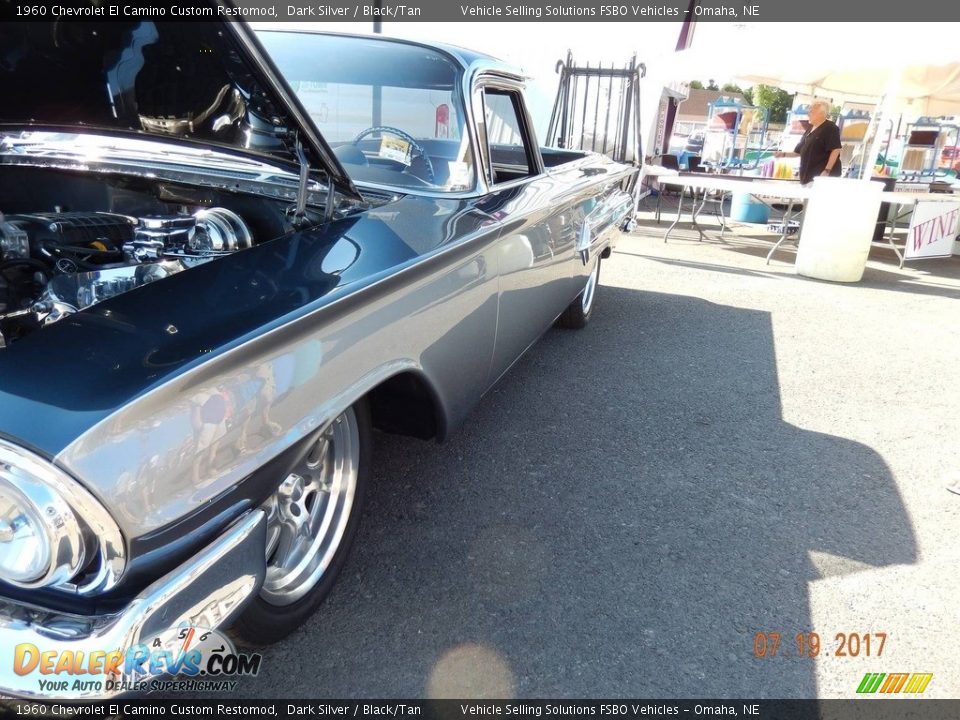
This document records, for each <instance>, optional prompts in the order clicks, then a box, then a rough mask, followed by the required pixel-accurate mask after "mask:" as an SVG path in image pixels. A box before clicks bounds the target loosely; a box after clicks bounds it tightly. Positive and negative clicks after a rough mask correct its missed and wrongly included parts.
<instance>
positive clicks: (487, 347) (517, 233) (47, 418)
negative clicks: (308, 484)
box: [0, 54, 634, 568]
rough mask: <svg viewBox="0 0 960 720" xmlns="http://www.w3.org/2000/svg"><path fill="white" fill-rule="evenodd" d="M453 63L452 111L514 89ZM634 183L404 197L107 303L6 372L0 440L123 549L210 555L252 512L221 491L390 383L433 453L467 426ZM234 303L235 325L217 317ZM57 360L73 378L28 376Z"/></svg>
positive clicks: (576, 164) (612, 175)
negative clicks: (426, 396)
mask: <svg viewBox="0 0 960 720" xmlns="http://www.w3.org/2000/svg"><path fill="white" fill-rule="evenodd" d="M452 56H453V57H455V58H457V60H458V62H460V63H461V66H462V69H463V82H464V86H465V92H464V96H465V97H468V98H473V97H474V89H475V88H476V87H477V86H479V85H481V84H483V83H485V82H496V83H500V84H504V83H505V84H508V85H510V86H512V87H516V88H521V87H522V83H521V76H520V75H519V73H517V72H516V71H514V70H511V69H509V68H507V67H506V66H504V65H503V64H502V63H499V62H496V61H493V60H490V59H484V58H482V57H480V56H476V55H473V54H460V55H457V54H453V55H452ZM467 115H468V122H467V127H468V130H469V132H470V133H472V134H473V138H472V139H473V146H474V148H475V149H477V148H479V147H480V142H481V140H480V138H479V137H478V136H477V132H478V128H477V123H476V117H478V114H477V112H476V108H473V107H471V103H468V106H467ZM479 117H482V114H481V115H479ZM481 127H482V125H481ZM475 152H477V154H478V157H477V162H478V163H479V162H481V158H480V156H479V150H475ZM538 164H539V158H538ZM633 172H634V170H633V169H632V168H628V167H624V166H621V165H618V164H616V163H613V162H612V161H610V160H609V159H607V158H605V157H603V156H599V155H587V156H586V157H584V158H582V159H578V160H573V161H571V162H568V163H566V164H563V165H559V166H557V167H555V168H548V169H546V170H543V171H542V172H541V173H540V174H539V175H537V176H535V177H531V178H527V179H524V180H520V181H516V182H512V183H508V184H505V185H499V186H496V187H490V184H489V181H488V180H487V179H485V178H484V177H483V173H478V174H477V175H478V180H477V187H476V189H475V190H473V191H471V192H465V193H456V194H441V193H428V192H424V193H419V194H407V195H405V196H400V197H398V198H396V199H395V200H393V201H392V202H387V203H385V204H382V205H380V206H378V207H375V208H373V209H369V210H367V211H365V212H363V213H361V214H359V215H356V216H354V217H352V218H349V219H347V220H341V221H338V222H335V223H331V224H327V225H325V226H321V227H319V228H316V229H314V230H303V231H299V232H297V233H293V234H291V235H288V236H285V237H282V238H277V239H276V240H273V241H271V242H267V243H263V244H261V245H258V246H257V247H254V248H251V249H250V250H246V251H243V252H240V253H236V254H234V255H232V256H228V257H225V258H223V259H220V260H218V261H217V262H215V263H211V264H209V265H207V266H202V267H198V268H194V269H193V270H191V271H190V272H187V273H181V274H179V275H177V276H174V277H172V278H169V279H168V280H165V281H164V282H162V283H156V284H153V285H148V286H145V287H143V288H141V289H139V290H138V291H137V292H133V293H129V294H127V295H123V296H120V297H117V298H114V299H112V300H109V301H106V302H104V303H102V304H101V305H98V306H96V307H95V308H92V309H91V310H90V311H85V312H82V313H78V314H77V315H76V316H74V317H73V318H71V319H69V320H67V321H63V322H61V323H58V324H56V325H53V326H51V327H49V328H46V329H44V330H43V332H41V333H37V334H36V335H35V336H32V337H30V338H28V339H27V340H25V341H23V342H22V343H21V344H18V345H17V346H12V347H11V348H9V349H8V350H7V351H5V356H3V357H0V374H2V372H5V371H8V372H9V373H11V375H10V376H9V377H11V378H12V377H13V376H14V375H17V377H18V378H19V379H20V381H19V383H18V382H17V381H13V380H12V381H10V382H7V383H4V384H2V385H0V432H3V433H5V434H7V435H8V436H9V437H10V438H11V439H13V440H16V441H18V442H21V443H23V444H24V445H26V446H29V447H32V448H34V449H36V450H37V451H39V452H41V453H42V454H46V455H48V456H52V457H54V460H55V462H56V463H57V464H58V465H59V466H61V467H62V468H64V469H65V470H67V471H68V472H70V473H71V474H73V475H74V476H75V477H76V478H78V479H79V480H80V481H81V482H82V483H83V484H84V485H85V486H86V487H87V488H88V489H89V490H91V492H93V493H94V494H95V495H96V496H97V497H98V498H99V499H100V500H101V501H102V502H103V503H104V504H105V506H107V507H108V508H110V511H111V512H112V513H113V514H114V516H115V518H116V520H117V522H118V523H119V525H120V527H121V530H122V531H123V533H124V535H125V537H126V539H127V541H128V543H129V544H130V546H131V548H136V547H138V546H139V545H144V546H146V545H149V542H150V538H152V537H156V536H158V535H162V534H163V533H170V532H174V533H176V532H177V528H180V527H182V526H184V524H185V523H186V521H187V520H188V519H189V518H191V517H192V518H198V517H200V518H205V519H201V520H199V521H197V523H199V524H200V525H203V523H207V525H206V527H207V529H208V532H207V534H206V537H209V528H210V527H214V526H215V527H222V526H224V525H225V524H226V523H227V522H228V521H229V520H230V517H229V515H230V513H234V516H235V515H236V514H239V513H240V512H242V511H243V510H246V509H247V507H244V506H243V505H242V504H234V505H230V506H229V507H228V508H223V507H220V506H218V502H220V501H221V499H223V498H224V497H228V496H229V494H230V491H231V489H232V488H236V487H237V485H238V483H240V482H242V481H243V480H245V479H246V478H249V477H250V476H251V475H253V474H254V473H255V471H257V469H258V468H262V467H263V466H264V465H266V464H267V463H269V462H270V461H271V460H273V459H274V458H277V457H278V456H280V455H281V454H283V453H284V451H285V450H287V449H288V448H291V447H292V446H294V445H296V444H297V443H299V442H301V441H302V440H303V438H304V437H306V436H308V435H310V433H312V432H313V431H315V430H317V429H318V428H320V427H322V426H323V425H324V424H325V423H327V422H329V421H330V420H331V419H333V418H334V417H336V416H337V415H338V414H339V413H340V412H342V411H343V410H344V408H346V407H348V406H349V405H350V404H352V403H354V402H355V401H356V400H357V399H359V398H361V397H363V396H364V395H365V394H367V393H368V392H369V391H370V390H371V389H373V388H375V387H377V386H378V385H379V384H380V383H382V382H383V381H385V380H387V379H388V378H391V377H393V376H396V375H397V374H399V373H414V374H416V375H417V376H418V377H420V378H421V379H422V380H423V381H424V383H425V384H426V385H427V386H428V388H429V389H430V393H431V395H432V397H433V399H434V401H435V403H436V406H437V407H436V410H437V413H438V415H439V417H438V423H437V425H438V427H439V428H440V433H439V434H440V435H441V436H442V435H444V434H445V433H446V432H448V431H449V430H450V429H452V428H454V427H456V426H457V425H458V424H460V423H461V422H462V421H463V419H464V417H465V415H466V414H467V413H468V412H469V410H470V409H471V408H472V407H473V406H474V405H475V404H476V403H477V402H478V400H479V399H480V397H481V396H482V395H483V393H484V392H486V390H487V389H488V388H489V387H490V386H491V385H492V384H493V383H494V382H496V380H497V379H498V378H499V377H500V376H501V375H502V374H503V373H504V372H506V370H507V369H508V368H509V367H510V365H511V364H512V363H513V362H515V361H516V359H517V358H518V357H519V356H520V355H521V354H522V352H523V351H524V350H525V349H526V348H528V347H529V346H530V345H531V344H532V343H533V342H535V341H536V339H537V338H538V337H539V336H540V335H541V334H542V333H543V332H544V331H545V330H546V329H548V328H549V327H550V325H551V324H552V322H553V321H554V319H555V318H556V317H557V316H558V315H559V314H560V313H561V312H562V311H563V310H564V308H565V307H566V306H567V304H568V303H570V302H571V301H572V300H574V298H576V296H577V295H578V293H579V292H580V291H581V290H582V289H583V287H584V284H585V283H586V280H587V278H588V276H589V274H590V273H591V271H592V270H593V268H594V267H595V263H596V262H597V260H598V258H599V257H600V255H601V254H602V253H603V252H604V250H605V248H607V247H608V246H609V245H610V244H611V243H612V242H613V240H614V238H615V236H616V235H617V233H618V232H619V226H620V224H621V222H622V221H623V219H624V218H625V217H626V215H627V214H628V212H629V210H630V206H631V202H630V197H629V196H628V195H627V194H626V193H624V192H623V191H622V190H621V189H620V188H621V185H622V184H623V182H624V181H625V180H627V179H628V178H629V177H630V175H631V174H632V173H633ZM367 189H368V190H369V189H370V188H367ZM374 189H376V188H374ZM361 190H364V188H362V187H361ZM584 228H587V232H586V235H585V236H586V237H587V240H588V243H587V244H588V246H587V247H583V246H582V245H578V243H582V238H583V237H584V232H583V231H584ZM227 290H230V291H231V292H234V293H238V294H237V295H236V296H234V297H233V298H232V299H233V301H234V302H235V303H236V306H234V307H228V308H224V307H220V306H219V305H216V302H217V298H218V297H219V296H220V295H221V294H226V291H227ZM237 297H239V298H240V301H237V299H236V298H237ZM198 298H199V300H198ZM211 308H215V310H213V309H211ZM144 312H146V313H148V315H147V318H146V319H144V315H143V313H144ZM204 322H206V323H207V324H208V325H207V327H204ZM91 342H92V344H93V347H88V346H87V345H88V344H90V343H91ZM107 346H108V347H107ZM58 348H61V349H62V348H67V349H72V351H73V352H75V353H76V358H75V362H74V365H73V369H74V371H75V374H74V375H73V376H70V375H68V374H67V371H66V368H69V367H70V366H69V364H68V363H63V367H64V368H65V370H64V372H63V373H57V374H55V375H54V376H53V377H49V375H50V373H49V372H47V371H45V370H38V369H36V366H37V364H38V363H43V361H44V360H43V359H44V358H48V359H49V358H51V357H52V353H55V352H56V351H57V349H58ZM48 362H52V361H49V360H48ZM18 364H19V365H21V367H20V368H17V367H16V366H17V365H18ZM41 379H42V380H43V384H42V385H41V383H40V381H41ZM212 398H220V400H219V401H215V402H213V401H212V400H211V399H212ZM211 404H212V405H222V406H223V407H222V408H221V409H220V411H219V412H207V408H208V406H209V405H211ZM259 500H260V499H259V498H250V501H251V502H254V503H255V502H259ZM211 508H213V509H214V510H215V512H213V510H211ZM208 512H213V516H212V517H209V518H208V517H206V516H205V515H204V513H208ZM198 542H199V536H198ZM130 560H131V567H133V568H135V567H136V566H137V563H138V561H139V558H138V557H137V555H136V552H133V553H132V556H131V558H130Z"/></svg>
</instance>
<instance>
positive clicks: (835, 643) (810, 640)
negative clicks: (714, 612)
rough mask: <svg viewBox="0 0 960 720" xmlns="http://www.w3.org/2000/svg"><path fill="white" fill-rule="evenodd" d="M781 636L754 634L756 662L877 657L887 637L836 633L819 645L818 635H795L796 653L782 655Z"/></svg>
mask: <svg viewBox="0 0 960 720" xmlns="http://www.w3.org/2000/svg"><path fill="white" fill-rule="evenodd" d="M783 637H784V635H783V633H779V632H757V633H756V634H755V635H754V636H753V654H754V656H755V657H758V658H772V657H778V656H783V655H787V656H791V655H792V656H794V657H808V658H814V657H817V656H819V655H826V656H834V657H880V656H882V655H883V648H884V646H885V645H886V642H887V633H885V632H874V633H869V632H865V633H856V632H853V633H845V632H838V633H837V634H836V635H834V637H833V640H832V642H831V641H827V642H823V641H821V638H820V634H819V633H815V632H798V633H797V634H796V635H794V637H793V640H794V646H795V649H796V653H792V652H789V651H787V649H786V648H787V647H788V646H784V648H783V652H781V642H780V641H781V639H782V638H783Z"/></svg>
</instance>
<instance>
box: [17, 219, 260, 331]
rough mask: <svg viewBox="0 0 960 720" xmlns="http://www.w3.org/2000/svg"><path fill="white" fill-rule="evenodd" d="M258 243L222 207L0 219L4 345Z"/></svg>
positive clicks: (239, 220)
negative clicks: (129, 292)
mask: <svg viewBox="0 0 960 720" xmlns="http://www.w3.org/2000/svg"><path fill="white" fill-rule="evenodd" d="M251 245H253V234H252V233H251V231H250V229H249V227H248V226H247V224H246V223H245V222H244V220H243V219H242V218H241V217H240V216H239V215H238V214H237V213H235V212H233V211H232V210H228V209H226V208H223V207H204V208H201V209H199V210H196V211H193V212H181V213H176V214H169V215H142V216H139V217H132V216H128V215H123V214H118V213H113V212H76V211H73V212H40V213H27V214H15V215H6V216H4V215H2V214H0V347H4V346H6V345H8V344H10V343H12V342H15V341H17V340H18V339H20V338H21V337H23V336H25V335H27V334H29V333H30V332H32V331H33V330H35V329H37V328H40V327H43V326H45V325H48V324H50V323H53V322H56V321H57V320H60V319H61V318H63V317H65V316H67V315H70V314H72V313H75V312H78V311H80V310H83V309H84V308H88V307H90V306H92V305H95V304H96V303H98V302H101V301H103V300H106V299H108V298H111V297H114V296H116V295H120V294H122V293H125V292H128V291H130V290H133V289H135V288H137V287H140V286H142V285H145V284H147V283H150V282H153V281H155V280H159V279H162V278H165V277H169V276H170V275H173V274H175V273H178V272H180V271H182V270H185V269H187V268H190V267H192V266H194V265H197V264H199V263H203V262H207V261H209V260H212V259H214V258H216V257H218V256H221V255H223V254H226V253H231V252H234V251H236V250H242V249H244V248H247V247H250V246H251Z"/></svg>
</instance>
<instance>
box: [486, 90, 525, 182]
mask: <svg viewBox="0 0 960 720" xmlns="http://www.w3.org/2000/svg"><path fill="white" fill-rule="evenodd" d="M522 108H523V105H521V101H520V98H519V96H518V95H517V93H515V92H510V91H508V90H497V89H494V88H487V89H485V90H484V91H483V109H484V121H485V123H486V131H487V146H488V148H489V155H490V165H491V169H492V171H493V178H492V180H493V182H494V183H503V182H509V181H510V180H517V179H519V178H524V177H528V176H530V175H533V174H535V173H536V168H535V166H534V163H533V153H532V151H531V148H530V140H529V137H528V134H527V132H526V130H525V127H524V123H523V119H522V118H523V111H522Z"/></svg>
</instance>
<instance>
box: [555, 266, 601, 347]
mask: <svg viewBox="0 0 960 720" xmlns="http://www.w3.org/2000/svg"><path fill="white" fill-rule="evenodd" d="M599 285H600V258H599V257H598V258H597V262H596V263H595V264H594V266H593V271H592V272H591V273H590V275H589V276H588V277H587V284H586V285H584V286H583V292H581V293H580V294H579V295H577V297H576V299H575V300H574V301H573V302H572V303H570V305H569V306H568V307H567V309H566V310H564V311H563V314H562V315H561V316H560V317H559V318H557V324H558V325H559V326H560V327H562V328H568V329H570V330H579V329H580V328H582V327H586V325H587V323H588V322H589V321H590V316H591V315H592V314H593V306H594V302H595V301H596V299H597V289H598V287H599Z"/></svg>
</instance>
